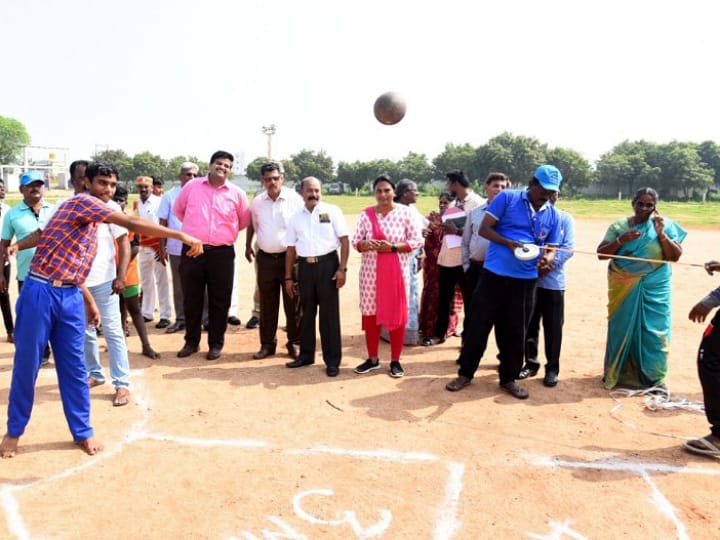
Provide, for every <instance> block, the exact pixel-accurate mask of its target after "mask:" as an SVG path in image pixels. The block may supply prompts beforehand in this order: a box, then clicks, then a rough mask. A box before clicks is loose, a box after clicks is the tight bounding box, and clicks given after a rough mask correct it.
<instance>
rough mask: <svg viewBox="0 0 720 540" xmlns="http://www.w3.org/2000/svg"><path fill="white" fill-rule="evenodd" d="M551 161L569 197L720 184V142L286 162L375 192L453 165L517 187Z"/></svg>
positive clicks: (672, 194) (501, 145)
mask: <svg viewBox="0 0 720 540" xmlns="http://www.w3.org/2000/svg"><path fill="white" fill-rule="evenodd" d="M265 161H266V158H264V157H259V158H257V159H255V160H253V161H252V162H251V163H250V164H249V165H248V166H247V171H246V175H247V177H248V178H250V179H252V180H260V166H261V165H262V164H263V163H264V162H265ZM543 163H550V164H552V165H555V166H556V167H558V168H559V169H560V171H562V174H563V178H564V181H563V186H562V189H563V194H564V195H565V196H576V195H586V196H587V195H590V196H598V197H603V196H610V197H616V196H618V194H622V195H625V196H629V195H631V194H633V193H634V192H635V191H636V190H637V189H638V188H640V187H644V186H651V187H653V188H655V189H656V190H657V191H658V192H659V193H660V195H661V196H662V197H663V198H664V199H680V200H691V199H700V200H705V199H706V198H707V197H708V196H709V195H711V194H712V193H716V192H717V191H718V187H719V186H720V146H718V144H717V143H715V142H713V141H704V142H702V143H694V142H679V141H673V142H670V143H664V144H660V143H653V142H648V141H643V140H641V141H623V142H621V143H620V144H618V145H617V146H615V147H614V148H613V149H612V150H610V151H609V152H607V153H605V154H603V155H602V156H601V157H600V159H599V160H598V161H597V162H596V164H595V167H593V166H591V164H590V163H589V162H588V161H587V159H585V158H584V157H583V156H582V155H580V153H579V152H577V151H575V150H572V149H570V148H563V147H555V148H550V147H548V145H546V144H543V143H541V142H540V141H538V140H537V139H535V138H532V137H526V136H522V135H513V134H511V133H507V132H506V133H502V134H500V135H498V136H496V137H493V138H492V139H490V140H489V141H488V142H487V143H485V144H483V145H481V146H477V147H475V146H472V145H471V144H468V143H465V144H453V143H448V144H446V145H445V149H444V150H443V151H442V152H441V153H440V154H438V155H437V156H435V157H434V158H433V159H432V160H430V159H428V158H427V156H426V155H424V154H417V153H415V152H410V153H408V155H407V156H405V157H404V158H402V159H401V160H399V161H392V160H388V159H378V160H373V161H354V162H346V161H340V162H339V163H338V164H337V167H335V164H334V162H333V160H332V158H331V157H330V156H328V155H327V153H326V152H325V151H323V150H320V151H318V152H315V151H311V150H302V151H300V152H299V153H297V154H294V155H292V156H290V158H289V159H287V160H283V164H284V165H285V171H286V173H285V175H286V178H287V179H288V180H289V181H291V182H293V181H299V180H301V179H302V178H305V177H306V176H316V177H318V178H320V179H321V180H323V182H325V183H329V182H340V183H342V184H344V185H346V186H348V187H349V188H350V189H351V190H353V191H354V190H356V189H357V190H360V191H363V190H368V189H369V186H370V185H371V184H372V181H373V180H374V179H375V178H376V177H377V176H378V175H380V174H383V173H384V174H388V175H390V177H391V178H395V179H400V178H410V179H412V180H414V181H415V182H417V183H418V185H419V186H420V188H421V189H426V190H427V189H428V187H429V186H432V185H433V184H435V185H436V186H437V183H438V182H444V179H445V173H446V172H448V171H450V170H452V169H462V170H464V171H465V172H466V173H467V174H468V176H469V178H470V179H471V180H472V181H473V182H474V183H475V184H476V185H477V186H479V185H481V184H482V183H483V181H484V179H485V177H486V176H487V174H488V173H490V172H492V171H499V172H504V173H505V174H507V175H509V176H510V178H511V179H512V180H513V181H514V183H515V185H525V183H527V181H528V180H529V179H530V178H531V177H532V174H533V171H534V170H535V169H536V168H537V167H538V166H539V165H541V164H543Z"/></svg>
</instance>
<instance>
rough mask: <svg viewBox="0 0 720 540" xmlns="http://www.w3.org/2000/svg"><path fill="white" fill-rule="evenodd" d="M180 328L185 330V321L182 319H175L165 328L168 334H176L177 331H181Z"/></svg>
mask: <svg viewBox="0 0 720 540" xmlns="http://www.w3.org/2000/svg"><path fill="white" fill-rule="evenodd" d="M180 330H185V323H184V322H182V321H175V323H173V324H172V325H171V326H168V329H167V330H165V333H166V334H174V333H175V332H179V331H180Z"/></svg>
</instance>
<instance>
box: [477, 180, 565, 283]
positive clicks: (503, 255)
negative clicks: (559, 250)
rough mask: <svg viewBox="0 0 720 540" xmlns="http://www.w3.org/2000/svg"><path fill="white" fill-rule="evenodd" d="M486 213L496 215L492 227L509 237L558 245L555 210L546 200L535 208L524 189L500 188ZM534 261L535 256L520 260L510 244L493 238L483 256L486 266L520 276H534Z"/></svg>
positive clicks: (539, 243)
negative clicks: (508, 245) (505, 244)
mask: <svg viewBox="0 0 720 540" xmlns="http://www.w3.org/2000/svg"><path fill="white" fill-rule="evenodd" d="M487 213H488V214H490V215H491V216H492V217H494V218H495V219H497V223H496V224H495V231H497V233H498V234H500V235H501V236H504V237H505V238H507V239H509V240H515V241H516V242H520V243H521V244H535V245H538V246H544V245H557V243H558V241H559V238H560V222H559V219H558V214H557V210H555V207H554V206H553V205H552V204H550V203H549V202H547V203H545V204H544V205H543V206H542V208H540V210H538V211H537V212H535V210H533V207H532V205H531V204H530V199H529V198H528V195H527V191H525V190H517V189H511V190H505V191H501V192H500V193H498V194H497V196H496V197H495V199H493V202H491V203H490V206H489V207H488V209H487ZM536 264H537V259H533V260H531V261H521V260H520V259H517V258H516V257H515V254H514V253H513V251H512V250H511V249H510V248H508V247H507V246H504V245H502V244H496V243H495V242H490V247H488V252H487V257H486V258H485V268H486V269H487V270H490V271H491V272H493V273H495V274H498V275H500V276H508V277H514V278H520V279H533V278H537V277H538V273H537V268H536V267H535V265H536Z"/></svg>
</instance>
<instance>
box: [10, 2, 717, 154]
mask: <svg viewBox="0 0 720 540" xmlns="http://www.w3.org/2000/svg"><path fill="white" fill-rule="evenodd" d="M719 15H720V3H719V2H717V0H685V1H683V2H680V1H678V0H673V1H667V0H654V1H647V0H624V1H618V0H603V1H595V0H574V1H568V0H545V1H542V2H540V1H537V0H495V1H492V2H487V1H483V0H465V1H457V0H437V1H432V2H430V1H425V0H414V1H404V0H384V1H377V0H363V1H352V0H345V1H343V0H335V1H325V0H295V1H292V0H263V1H259V0H234V1H233V0H203V1H197V0H194V1H193V0H123V2H102V1H97V0H32V1H31V2H29V1H27V0H3V2H2V3H1V4H0V69H1V71H0V73H1V75H0V77H1V79H0V80H1V84H0V116H5V117H11V118H15V119H17V120H19V121H20V122H22V123H23V124H24V125H25V126H26V128H27V130H28V132H29V133H30V136H31V138H32V143H33V144H36V145H47V146H59V147H66V148H69V151H68V152H67V155H68V158H69V159H80V158H87V157H89V156H90V155H91V154H92V153H93V152H95V151H96V150H98V149H104V148H111V149H116V148H120V149H123V150H125V151H126V152H127V153H128V154H130V155H133V154H135V153H138V152H142V151H145V150H149V151H151V152H152V153H155V154H160V155H161V156H163V157H165V158H171V157H174V156H177V155H195V156H198V157H200V158H201V159H209V157H210V155H211V154H212V152H214V151H215V150H218V149H224V150H228V151H231V152H233V153H236V154H239V155H241V156H243V158H244V160H245V162H250V161H252V160H253V159H255V158H256V157H259V156H264V155H265V154H266V152H267V137H266V136H265V135H263V132H262V127H263V126H268V125H270V124H274V125H275V127H276V133H275V135H274V136H273V137H272V154H273V157H274V158H275V159H285V158H288V157H290V156H291V155H292V154H294V153H297V152H299V151H300V150H302V149H309V150H313V151H319V150H324V151H325V152H326V153H328V154H329V155H330V156H331V157H332V158H333V159H334V161H335V163H336V164H337V162H338V161H349V162H352V161H356V160H360V161H367V160H372V159H382V158H388V159H392V160H399V159H401V158H402V157H404V156H406V155H407V154H408V152H416V153H423V154H425V155H426V156H427V157H428V159H432V158H433V157H434V156H436V155H437V154H439V153H440V152H442V151H443V149H444V147H445V145H446V144H447V143H454V144H464V143H470V144H471V145H473V146H479V145H482V144H484V143H486V142H487V141H488V140H489V139H490V138H492V137H493V136H496V135H499V134H500V133H502V132H505V131H509V132H511V133H513V134H514V135H525V136H529V137H535V138H537V139H538V140H539V141H540V142H542V143H546V144H548V145H549V146H550V147H551V148H552V147H556V146H562V147H566V148H571V149H574V150H576V151H578V152H580V153H581V154H582V155H583V156H584V157H586V158H587V159H588V160H589V161H590V162H591V163H594V162H595V160H597V159H598V158H599V156H600V155H602V154H603V153H605V152H607V151H609V150H611V149H612V147H613V146H615V145H616V144H618V143H620V142H622V141H623V140H626V139H629V140H638V139H645V140H649V141H653V142H668V141H671V140H683V141H695V142H701V141H703V140H708V139H710V140H715V141H720V107H718V99H719V97H720V80H719V79H720V77H719V76H718V75H717V73H718V68H717V63H718V56H717V55H718V51H720V32H718V31H717V21H718V16H719ZM386 91H395V92H398V93H399V94H401V95H402V96H403V97H404V98H405V100H406V103H407V114H406V116H405V118H404V119H403V120H402V121H401V122H400V123H398V124H396V125H394V126H385V125H382V124H380V123H379V122H377V121H376V120H375V118H374V116H373V103H374V101H375V99H376V98H377V97H378V96H379V95H380V94H382V93H384V92H386Z"/></svg>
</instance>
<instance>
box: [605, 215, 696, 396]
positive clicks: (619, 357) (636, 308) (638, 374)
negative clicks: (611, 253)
mask: <svg viewBox="0 0 720 540" xmlns="http://www.w3.org/2000/svg"><path fill="white" fill-rule="evenodd" d="M664 223H665V225H664V230H665V234H666V235H667V236H668V237H669V238H670V239H671V240H675V241H677V242H682V241H683V240H684V239H685V236H687V233H686V232H685V231H684V230H683V229H682V227H680V226H679V225H678V224H677V223H675V222H673V221H671V220H669V219H667V218H664ZM634 228H636V229H638V230H639V231H640V232H641V233H642V234H641V236H640V238H638V239H637V240H633V241H632V242H627V243H626V244H623V245H622V246H621V247H620V249H619V250H618V252H617V254H618V255H626V256H630V257H641V258H644V259H654V260H658V261H661V260H662V258H663V255H662V248H661V246H660V241H659V240H658V237H657V233H656V232H655V228H654V227H653V224H652V221H651V220H648V221H646V222H645V223H642V224H640V225H636V226H635V227H634ZM629 229H630V227H629V225H628V220H627V219H626V218H623V219H620V220H618V221H616V222H615V223H613V224H612V225H611V226H610V228H609V229H608V231H607V233H606V234H605V238H604V239H603V242H612V241H614V240H615V239H616V238H618V237H619V236H620V235H622V234H623V233H625V232H626V231H628V230H629ZM671 274H672V270H671V268H670V265H669V264H663V263H651V262H644V261H628V260H623V259H612V260H611V261H610V264H609V266H608V329H607V344H606V349H605V376H604V377H603V381H604V384H605V388H606V389H608V390H610V389H612V388H615V386H618V385H620V386H630V387H640V388H650V387H652V386H657V385H660V384H662V383H663V381H664V380H665V375H666V374H667V357H668V353H669V350H670V324H671V316H670V315H671V314H670V276H671Z"/></svg>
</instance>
